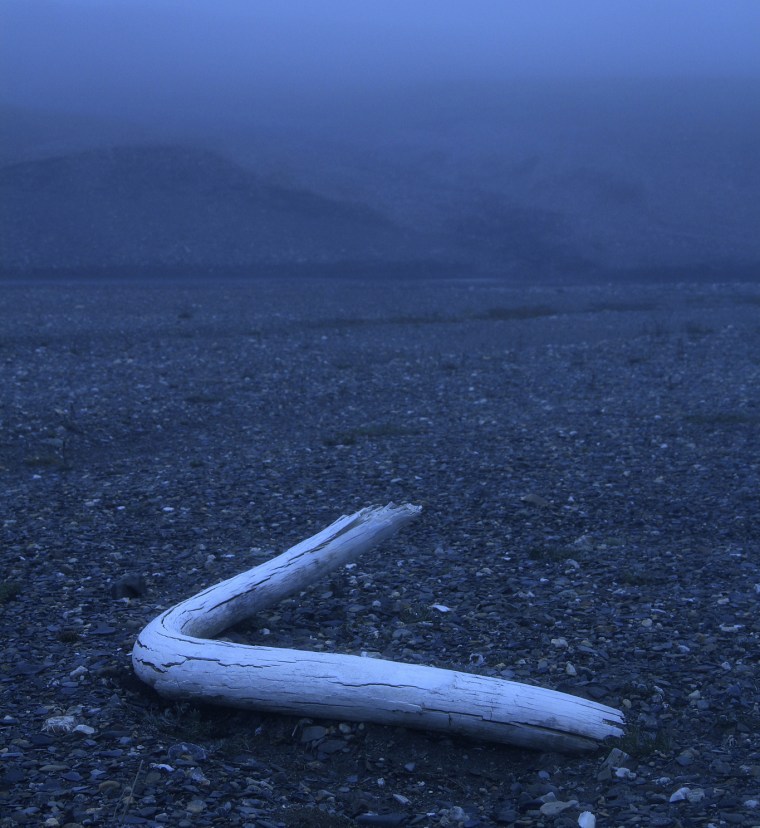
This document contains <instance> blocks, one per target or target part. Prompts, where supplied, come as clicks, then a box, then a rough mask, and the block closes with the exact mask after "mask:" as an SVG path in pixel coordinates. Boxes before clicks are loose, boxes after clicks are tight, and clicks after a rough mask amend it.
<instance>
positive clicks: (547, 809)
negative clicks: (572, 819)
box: [539, 799, 578, 817]
mask: <svg viewBox="0 0 760 828" xmlns="http://www.w3.org/2000/svg"><path fill="white" fill-rule="evenodd" d="M577 805H578V800H577V799H569V800H567V802H563V801H562V800H557V801H556V802H544V804H543V805H542V806H541V807H540V808H539V811H541V813H542V814H543V815H544V816H548V817H555V816H558V815H559V814H561V813H562V812H563V811H566V810H567V809H568V808H575V807H577Z"/></svg>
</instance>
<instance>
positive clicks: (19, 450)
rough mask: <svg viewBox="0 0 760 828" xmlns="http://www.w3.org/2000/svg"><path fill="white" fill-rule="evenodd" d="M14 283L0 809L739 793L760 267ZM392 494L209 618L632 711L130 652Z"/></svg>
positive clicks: (29, 814) (663, 813)
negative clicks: (537, 716)
mask: <svg viewBox="0 0 760 828" xmlns="http://www.w3.org/2000/svg"><path fill="white" fill-rule="evenodd" d="M1 301H2V306H1V307H0V382H1V383H2V395H0V418H1V432H0V440H1V445H0V474H1V475H2V480H3V497H2V501H0V517H2V559H1V561H0V565H1V569H0V603H1V604H2V609H3V613H2V622H1V623H2V641H3V647H2V650H1V651H0V814H1V815H0V826H11V825H17V824H19V825H23V824H26V825H35V826H37V825H45V826H58V825H60V826H63V825H69V826H77V825H83V826H84V825H106V826H111V825H148V826H159V825H160V826H190V825H193V826H195V825H198V826H205V825H230V826H251V827H253V826H257V828H265V827H266V826H309V825H315V826H321V825H324V826H330V825H336V826H340V825H354V824H359V825H384V826H388V825H419V826H428V825H430V826H434V825H441V826H460V827H461V826H488V825H494V824H498V825H520V826H529V825H553V826H557V828H561V827H562V826H576V825H578V824H579V822H578V819H579V815H580V814H581V813H582V812H584V811H587V812H590V813H591V814H593V815H595V817H596V824H597V825H598V826H600V828H601V826H618V825H620V826H623V825H639V826H707V825H710V824H712V825H715V826H721V825H743V826H757V825H760V735H758V734H759V733H760V711H759V710H758V704H759V703H760V690H759V689H758V672H757V667H756V662H757V649H758V633H759V632H760V621H759V620H758V615H757V612H756V608H757V603H758V600H760V594H759V593H760V561H759V560H758V541H757V517H758V490H759V489H760V486H759V485H758V483H759V481H760V446H759V445H758V442H759V441H758V426H759V424H760V406H759V399H760V356H759V355H760V289H759V288H758V286H757V285H712V286H711V285H698V286H697V285H669V286H627V287H625V288H621V287H584V288H580V287H578V288H567V289H564V290H563V289H558V288H550V287H543V288H531V289H521V290H517V289H514V288H509V287H505V286H504V285H501V284H499V283H497V282H486V281H483V282H470V283H468V282H464V281H462V282H456V281H449V282H438V283H433V282H429V283H413V284H409V283H402V282H392V283H390V284H389V285H388V286H387V288H385V289H383V288H381V287H379V286H378V285H377V284H369V283H350V282H340V283H338V282H335V283H327V282H324V283H319V282H305V283H274V282H266V281H258V282H253V283H249V284H245V285H244V284H240V283H238V284H226V285H222V286H217V287H215V288H212V287H208V286H203V285H178V284H162V285H125V284H109V285H104V284H99V285H95V284H80V285H68V284H67V285H63V284H60V285H52V284H47V285H45V284H35V285H21V284H5V285H3V288H2V300H1ZM388 501H396V502H405V501H410V502H413V503H418V504H421V505H422V506H423V508H424V512H423V516H422V517H421V518H420V519H419V520H418V521H417V522H416V523H414V524H412V525H411V527H409V528H407V529H406V530H404V531H403V533H401V534H400V535H399V536H398V537H397V538H395V539H394V540H393V541H391V542H388V543H386V544H385V546H383V547H381V548H379V549H378V550H376V551H374V552H372V553H370V554H368V555H367V556H365V557H364V558H362V559H360V560H359V561H358V562H357V564H356V566H355V567H354V568H352V569H350V570H348V571H342V572H341V573H339V574H337V575H334V576H332V577H331V578H330V579H329V580H327V581H325V582H321V583H317V584H315V585H313V586H312V587H310V588H309V589H307V590H306V591H305V592H304V593H303V594H302V595H301V596H300V597H299V598H298V599H297V600H296V599H292V600H289V601H285V602H283V603H282V604H281V605H279V606H277V607H276V608H274V609H273V610H272V611H270V612H268V613H267V614H265V615H263V616H261V617H256V618H254V619H251V621H250V622H248V623H247V624H246V625H245V626H243V627H240V628H237V629H235V630H233V631H231V632H230V634H229V635H230V637H231V638H233V639H234V640H237V641H245V642H248V643H256V642H262V643H266V644H270V645H275V646H276V645H288V646H294V647H298V648H303V649H313V650H325V651H332V650H340V651H344V652H351V653H359V652H368V653H369V654H379V655H381V656H383V657H386V658H391V659H396V660H400V661H408V662H417V663H422V664H431V665H437V666H442V667H450V668H457V669H464V670H470V671H472V672H477V673H482V674H485V675H492V676H502V677H506V678H513V679H515V680H517V681H521V682H526V683H529V684H536V685H541V686H546V687H551V688H555V689H560V690H563V691H565V692H569V693H574V694H577V695H582V696H588V697H591V698H594V699H597V700H599V701H602V702H603V703H606V704H609V705H612V706H614V707H620V708H623V709H624V710H625V712H626V716H627V720H628V728H627V734H626V736H625V738H624V739H623V740H619V741H618V743H617V744H609V745H604V746H602V747H601V748H600V750H599V752H598V753H596V754H592V755H581V756H577V755H576V756H573V755H557V754H542V753H538V752H531V751H525V750H518V749H515V748H510V747H504V746H499V745H489V744H481V743H477V742H470V741H467V740H464V739H458V738H448V737H446V736H443V735H440V734H429V733H425V732H415V731H409V730H404V729H400V728H392V727H382V726H378V725H373V724H370V723H349V722H340V721H309V720H304V719H297V718H291V717H285V716H279V715H275V714H267V713H245V712H237V711H227V710H220V709H215V708H211V707H202V706H201V707H199V706H197V705H194V704H188V703H177V702H169V701H165V700H162V699H161V698H159V697H157V696H156V695H155V694H154V693H153V692H152V691H151V690H150V689H149V688H147V687H144V686H143V685H142V684H141V683H140V682H139V681H138V680H137V679H136V678H135V677H134V675H133V673H132V671H131V665H130V658H129V657H130V651H131V647H132V644H133V642H134V639H135V636H136V634H137V632H138V631H139V630H140V628H141V627H142V626H143V625H144V624H145V623H147V622H148V621H149V620H150V619H151V618H152V617H153V616H154V615H156V614H157V613H158V612H159V611H160V610H161V609H163V608H166V607H167V606H169V605H171V604H173V603H176V602H177V601H179V600H181V599H183V598H185V597H188V596H189V595H191V594H193V593H194V592H196V591H198V590H199V589H201V588H202V587H204V586H206V585H209V584H211V583H214V582H216V581H219V580H221V579H223V578H226V577H229V576H231V575H233V574H235V573H237V572H240V571H242V570H244V569H247V568H249V567H251V566H252V565H255V564H256V563H259V562H261V561H263V560H266V559H267V558H268V557H270V556H272V555H274V554H276V553H278V552H280V551H282V550H284V549H285V548H287V547H289V546H290V545H292V544H293V543H295V542H296V541H298V540H301V539H303V538H304V537H306V536H308V535H310V534H312V533H313V532H315V531H317V530H319V529H321V528H323V527H324V526H326V525H327V524H328V523H330V522H331V521H332V520H333V519H335V518H336V517H337V516H338V515H340V514H342V513H347V512H350V511H354V510H355V509H357V508H360V507H361V506H364V505H366V504H368V503H384V502H388ZM434 604H439V605H442V606H445V607H447V608H449V611H448V612H441V611H440V610H438V609H436V608H434V607H433V606H432V605H434ZM60 716H67V717H69V718H68V719H65V720H64V721H63V722H61V721H60V720H57V719H55V718H54V717H60ZM71 727H75V728H76V729H74V730H73V731H71V732H67V731H70V729H71ZM615 749H616V750H617V751H618V752H614V750H615ZM588 820H589V817H588V816H587V817H586V821H587V824H590V822H589V821H588ZM582 822H583V820H582Z"/></svg>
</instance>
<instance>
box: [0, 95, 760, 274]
mask: <svg viewBox="0 0 760 828" xmlns="http://www.w3.org/2000/svg"><path fill="white" fill-rule="evenodd" d="M200 114H201V115H202V113H200ZM199 117H200V115H199ZM229 117H230V120H229V121H227V122H219V121H217V120H213V121H206V122H203V121H201V120H199V121H198V122H193V123H186V124H182V123H179V122H171V121H170V120H167V121H166V122H162V123H153V122H152V121H150V122H148V121H146V122H145V123H142V124H129V123H127V124H119V123H117V122H114V121H109V120H107V119H97V118H87V117H83V116H81V115H73V114H64V113H44V112H32V111H29V110H21V109H18V108H12V107H3V106H2V105H0V272H2V271H5V272H6V273H7V272H9V271H19V270H35V269H36V270H50V269H54V268H58V269H61V270H67V271H69V270H79V271H81V270H82V269H87V270H88V271H89V272H94V271H95V270H97V269H101V270H106V271H109V270H110V271H113V270H114V269H116V270H119V269H121V271H123V272H125V273H129V272H133V271H134V270H135V269H138V270H141V271H150V272H153V271H159V270H164V271H166V270H171V271H177V272H187V271H193V272H200V273H206V272H209V271H236V272H244V273H245V272H249V271H250V270H251V269H255V270H257V271H259V272H261V271H263V270H266V269H267V268H268V269H269V270H270V271H271V272H285V273H295V272H300V273H306V272H312V273H320V274H322V273H324V274H332V273H346V274H350V273H352V272H364V273H370V272H371V273H373V274H383V273H388V272H390V271H394V272H401V273H404V274H410V275H411V274H423V275H430V274H436V273H444V274H450V273H452V272H453V273H458V274H462V275H468V274H478V273H481V274H497V275H506V276H509V277H511V278H515V279H524V280H528V281H530V280H541V279H546V278H551V279H553V280H556V281H563V280H573V279H575V280H577V279H596V278H603V279H607V278H612V279H618V278H635V279H637V280H643V279H658V280H659V279H677V280H680V279H689V278H703V279H710V280H720V279H721V278H727V279H728V278H735V279H757V278H760V232H758V228H759V227H760V154H759V153H758V151H757V147H758V146H760V81H755V80H751V79H749V80H744V81H741V80H734V81H727V80H724V81H718V80H716V81H711V82H707V81H696V80H692V81H686V80H681V81H678V80H675V79H671V80H669V81H663V82H656V81H652V80H649V81H643V80H632V79H629V80H627V81H623V80H613V79H607V80H606V81H604V82H602V81H594V80H592V79H589V80H586V81H582V80H574V81H570V80H568V81H566V82H564V81H554V82H552V83H548V82H539V81H524V80H514V79H513V80H512V81H509V82H507V81H505V82H494V83H491V84H484V83H482V82H479V83H471V84H467V83H465V82H460V83H458V84H456V83H448V84H441V85H438V86H429V87H425V88H423V87H414V88H409V89H404V90H393V91H387V92H386V93H383V94H380V93H377V92H376V93H373V94H370V93H366V94H364V92H358V93H357V95H356V97H355V98H354V99H351V100H342V101H335V102H332V103H330V102H326V101H324V100H318V101H314V102H313V105H312V106H311V108H309V107H307V106H306V104H301V105H299V107H298V108H297V112H295V111H294V112H293V113H291V115H290V120H288V118H287V117H285V116H284V115H283V116H282V118H280V119H278V118H276V117H274V116H273V115H272V113H269V114H267V113H261V112H246V113H230V116H229Z"/></svg>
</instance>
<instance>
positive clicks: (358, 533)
mask: <svg viewBox="0 0 760 828" xmlns="http://www.w3.org/2000/svg"><path fill="white" fill-rule="evenodd" d="M419 511H420V508H419V507H417V506H412V505H409V504H406V505H402V506H395V505H394V504H392V503H391V504H389V505H388V506H384V507H372V508H368V509H363V510H361V511H360V512H357V513H356V514H353V515H350V516H344V517H341V518H339V519H338V520H337V521H336V522H335V523H333V524H332V525H331V526H328V527H327V528H326V529H324V530H323V531H322V532H319V533H318V534H317V535H314V537H312V538H309V539H308V540H305V541H303V542H302V543H299V544H297V545H296V546H294V547H293V548H292V549H289V550H288V551H287V552H284V553H283V554H282V555H279V556H278V557H276V558H273V559H272V560H270V561H268V562H266V563H264V564H261V565H260V566H257V567H254V568H253V569H251V570H249V571H247V572H244V573H242V574H240V575H237V576H235V577H234V578H230V579H229V580H227V581H223V582H222V583H219V584H216V585H215V586H212V587H209V588H208V589H205V590H203V592H199V593H198V594H197V595H194V596H193V597H192V598H189V599H187V600H186V601H183V602H182V603H180V604H177V605H176V606H174V607H172V608H171V609H169V610H166V611H165V612H163V613H162V614H161V615H159V616H158V617H157V618H155V619H154V620H153V621H151V622H150V623H149V624H148V625H147V626H146V627H145V629H144V630H143V631H142V632H141V633H140V635H139V637H138V639H137V642H136V643H135V646H134V650H133V653H132V663H133V665H134V668H135V671H136V673H137V675H138V676H139V677H140V678H141V679H142V680H143V681H145V682H147V683H148V684H150V685H151V686H153V687H154V688H155V689H156V690H157V691H158V692H159V693H160V694H161V695H163V696H167V697H170V698H178V699H196V700H200V701H205V702H210V703H214V704H220V705H226V706H229V707H239V708H250V709H256V710H272V711H278V712H282V713H289V714H294V715H298V716H313V717H324V718H336V719H342V720H351V721H367V722H379V723H384V724H392V725H403V726H405V727H416V728H423V729H430V730H439V731H448V732H455V733H461V734H465V735H467V736H471V737H474V738H477V739H485V740H489V741H495V742H505V743H510V744H515V745H520V746H523V747H530V748H537V749H540V750H552V751H554V750H558V751H575V750H590V749H594V748H596V747H597V743H598V742H599V741H600V740H602V739H604V738H605V737H608V736H620V735H622V733H623V730H622V728H623V716H622V713H621V712H620V711H619V710H615V709H614V708H611V707H606V706H604V705H601V704H598V703H596V702H593V701H589V700H587V699H582V698H578V697H575V696H570V695H567V694H565V693H558V692H556V691H554V690H546V689H543V688H540V687H532V686H530V685H526V684H519V683H517V682H512V681H504V680H501V679H496V678H490V677H487V676H479V675H473V674H470V673H461V672H456V671H453V670H442V669H439V668H436V667H424V666H420V665H413V664H400V663H398V662H395V661H384V660H381V659H374V658H362V657H360V656H351V655H339V654H333V653H316V652H309V651H304V650H289V649H279V648H275V647H259V646H246V645H243V644H233V643H231V642H227V641H215V640H212V639H211V637H212V636H214V635H217V634H218V633H220V632H221V631H223V630H225V629H227V628H228V627H231V626H233V625H234V624H237V623H238V622H240V621H242V620H243V619H245V618H248V617H249V616H251V615H253V614H254V613H256V612H259V611H261V610H263V609H265V608H266V607H269V606H271V605H273V604H275V603H277V602H278V601H280V600H281V599H283V598H285V597H286V596H288V595H292V594H293V593H296V592H300V591H301V590H303V589H304V588H305V587H306V586H307V585H308V584H310V583H312V582H313V581H314V580H315V579H317V578H318V577H321V576H322V575H325V574H326V573H328V572H331V571H332V570H334V569H336V568H337V567H340V566H342V565H345V564H346V563H348V562H349V561H351V560H352V559H353V558H356V557H357V556H358V555H360V554H361V553H362V552H364V551H365V550H367V549H369V548H370V547H372V546H374V545H376V544H377V543H379V542H380V541H382V540H384V539H386V538H388V537H390V536H391V535H393V534H394V533H395V532H396V531H397V530H398V529H399V528H401V527H402V526H403V525H405V524H406V523H408V522H409V521H410V520H412V519H413V518H415V517H416V516H417V515H418V513H419Z"/></svg>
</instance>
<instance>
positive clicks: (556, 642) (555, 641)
mask: <svg viewBox="0 0 760 828" xmlns="http://www.w3.org/2000/svg"><path fill="white" fill-rule="evenodd" d="M551 644H552V647H563V648H564V647H567V639H566V638H552V641H551Z"/></svg>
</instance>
